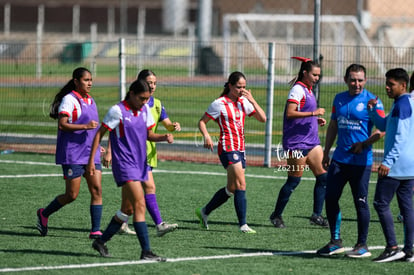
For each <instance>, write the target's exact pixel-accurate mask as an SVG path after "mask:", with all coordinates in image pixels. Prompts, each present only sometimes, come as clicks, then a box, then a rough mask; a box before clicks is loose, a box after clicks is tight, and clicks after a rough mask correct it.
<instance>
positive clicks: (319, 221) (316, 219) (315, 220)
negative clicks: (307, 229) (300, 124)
mask: <svg viewBox="0 0 414 275" xmlns="http://www.w3.org/2000/svg"><path fill="white" fill-rule="evenodd" d="M309 222H310V224H313V225H319V226H322V227H328V221H327V220H326V219H324V218H323V217H322V216H320V215H319V216H317V215H312V216H311V217H310V218H309Z"/></svg>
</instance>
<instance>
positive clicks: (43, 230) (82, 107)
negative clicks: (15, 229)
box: [37, 68, 102, 239]
mask: <svg viewBox="0 0 414 275" xmlns="http://www.w3.org/2000/svg"><path fill="white" fill-rule="evenodd" d="M91 87H92V75H91V72H90V71H89V70H88V69H85V68H77V69H75V70H74V71H73V73H72V79H71V80H70V81H69V82H68V83H67V84H66V85H65V86H64V87H63V88H62V89H61V90H60V92H59V93H58V94H57V95H56V96H55V99H54V101H53V103H52V105H51V111H50V116H51V117H52V118H54V119H58V137H57V143H56V164H61V165H62V169H63V175H64V179H65V181H66V190H65V193H64V194H61V195H59V196H57V197H56V198H55V199H54V200H53V201H52V202H51V203H50V204H49V205H48V206H47V207H46V208H40V209H38V210H37V217H38V221H37V228H38V230H39V232H40V234H41V235H42V236H46V235H47V232H48V218H49V216H50V215H52V214H53V213H54V212H56V211H58V210H59V209H60V208H62V207H63V206H65V205H66V204H69V203H71V202H73V201H74V200H75V199H76V198H77V196H78V194H79V189H80V183H81V177H82V176H83V177H85V179H86V182H87V184H88V188H89V192H90V193H91V206H90V214H91V221H92V229H91V232H90V234H89V238H91V239H96V238H99V237H100V236H101V235H102V233H101V231H100V226H101V216H102V188H101V177H102V175H101V170H102V169H101V165H100V159H99V158H100V152H99V151H97V152H96V153H95V154H94V155H93V161H94V163H95V164H96V170H97V172H96V173H95V174H94V175H90V174H88V173H85V171H86V170H85V169H86V165H87V164H88V160H89V155H90V151H91V144H92V140H93V137H94V136H95V133H96V131H97V126H98V123H99V117H98V111H97V108H96V104H95V101H94V100H93V99H92V97H91V96H90V95H89V91H90V89H91Z"/></svg>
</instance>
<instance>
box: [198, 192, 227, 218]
mask: <svg viewBox="0 0 414 275" xmlns="http://www.w3.org/2000/svg"><path fill="white" fill-rule="evenodd" d="M229 198H230V196H229V195H227V193H226V188H225V187H223V188H221V189H220V190H218V191H217V192H216V193H215V194H214V196H213V197H212V198H211V200H210V201H209V202H208V203H207V205H206V207H204V214H206V215H209V214H210V213H211V212H213V210H214V209H216V208H218V207H220V205H222V204H223V203H225V202H226V201H227V200H228V199H229Z"/></svg>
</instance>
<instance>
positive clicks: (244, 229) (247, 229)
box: [240, 224, 256, 234]
mask: <svg viewBox="0 0 414 275" xmlns="http://www.w3.org/2000/svg"><path fill="white" fill-rule="evenodd" d="M240 232H242V233H246V234H256V230H253V229H251V228H250V227H249V226H248V225H247V224H244V225H242V226H240Z"/></svg>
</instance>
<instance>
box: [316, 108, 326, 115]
mask: <svg viewBox="0 0 414 275" xmlns="http://www.w3.org/2000/svg"><path fill="white" fill-rule="evenodd" d="M324 114H325V109H324V108H318V109H316V111H314V112H313V115H314V116H323V115H324Z"/></svg>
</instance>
